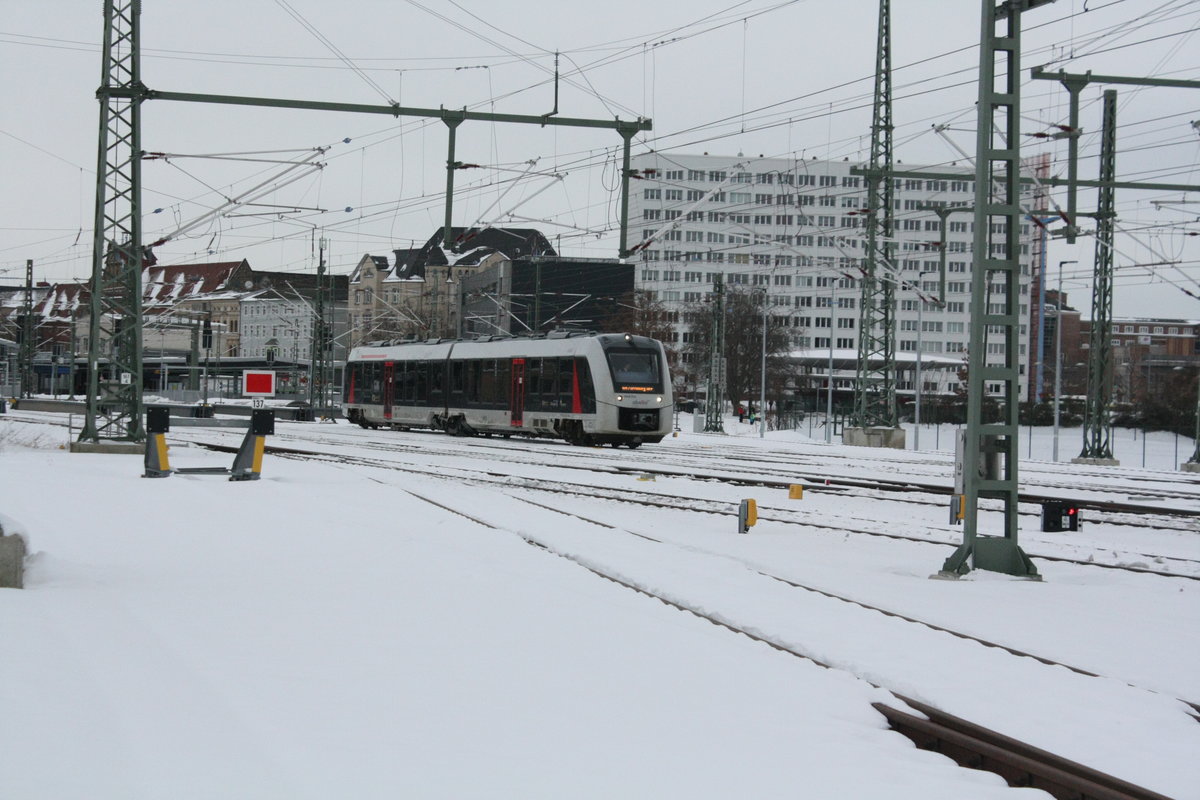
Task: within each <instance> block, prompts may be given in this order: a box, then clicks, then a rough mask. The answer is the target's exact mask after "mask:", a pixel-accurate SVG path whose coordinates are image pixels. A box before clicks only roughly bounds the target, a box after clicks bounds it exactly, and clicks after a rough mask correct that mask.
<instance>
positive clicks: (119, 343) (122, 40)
mask: <svg viewBox="0 0 1200 800" xmlns="http://www.w3.org/2000/svg"><path fill="white" fill-rule="evenodd" d="M141 6H142V4H141V0H105V1H104V39H103V45H102V47H101V58H102V59H103V70H102V72H101V80H100V88H99V89H97V90H96V98H97V99H98V100H99V101H100V125H99V141H98V148H97V150H98V155H97V164H96V213H95V221H94V224H93V231H94V234H93V239H92V279H91V285H90V287H89V288H90V289H91V312H90V313H91V318H90V319H89V324H88V330H89V333H88V393H87V412H86V416H85V418H84V423H83V429H82V430H81V432H80V434H79V440H78V441H77V442H75V443H74V444H73V445H72V450H74V451H86V450H94V449H96V447H97V446H98V445H100V444H101V442H102V441H107V442H109V443H112V442H125V443H129V444H131V445H134V447H133V448H131V449H132V450H134V451H135V452H136V451H139V450H140V447H138V446H136V445H137V443H139V442H142V441H144V440H145V438H146V433H145V429H144V427H143V424H142V411H143V406H142V266H143V261H144V258H145V252H144V250H143V248H142V212H141V202H142V177H141V169H142V138H141V130H142V125H141V106H142V101H143V100H144V99H145V98H146V95H147V90H146V87H145V85H143V84H142V77H141V47H140V44H139V39H140V36H141V33H140V31H141V19H140V18H141ZM101 348H105V349H107V350H108V353H107V358H108V369H107V372H106V374H105V375H104V376H101V374H100V371H101V365H100V360H101V358H102V357H103V356H104V355H105V353H104V352H103V351H102V349H101ZM108 449H112V448H108Z"/></svg>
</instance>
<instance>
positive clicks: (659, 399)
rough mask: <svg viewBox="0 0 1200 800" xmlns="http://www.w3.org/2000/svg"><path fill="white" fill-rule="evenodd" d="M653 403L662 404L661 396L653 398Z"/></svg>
mask: <svg viewBox="0 0 1200 800" xmlns="http://www.w3.org/2000/svg"><path fill="white" fill-rule="evenodd" d="M654 401H655V402H656V403H661V402H662V396H661V395H659V396H658V397H656V398H654Z"/></svg>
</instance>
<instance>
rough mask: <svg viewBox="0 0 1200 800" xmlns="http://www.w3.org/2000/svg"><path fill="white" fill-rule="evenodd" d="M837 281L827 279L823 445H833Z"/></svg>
mask: <svg viewBox="0 0 1200 800" xmlns="http://www.w3.org/2000/svg"><path fill="white" fill-rule="evenodd" d="M836 285H837V281H836V280H834V279H833V278H830V279H829V386H828V387H827V388H828V391H827V392H826V394H825V444H832V443H833V331H834V327H833V326H834V321H833V316H834V311H833V289H834V287H835V286H836Z"/></svg>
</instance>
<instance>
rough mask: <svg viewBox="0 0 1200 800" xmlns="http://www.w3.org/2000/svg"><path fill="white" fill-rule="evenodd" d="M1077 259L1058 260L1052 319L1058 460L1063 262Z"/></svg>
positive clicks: (1055, 439)
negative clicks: (1056, 286)
mask: <svg viewBox="0 0 1200 800" xmlns="http://www.w3.org/2000/svg"><path fill="white" fill-rule="evenodd" d="M1078 263H1079V261H1078V260H1071V261H1060V262H1058V299H1057V301H1056V302H1055V304H1054V305H1055V307H1056V308H1057V311H1058V314H1057V317H1056V318H1055V320H1054V453H1053V460H1054V461H1058V407H1059V399H1058V398H1059V395H1060V394H1061V393H1062V306H1063V296H1062V291H1063V278H1062V273H1063V264H1078Z"/></svg>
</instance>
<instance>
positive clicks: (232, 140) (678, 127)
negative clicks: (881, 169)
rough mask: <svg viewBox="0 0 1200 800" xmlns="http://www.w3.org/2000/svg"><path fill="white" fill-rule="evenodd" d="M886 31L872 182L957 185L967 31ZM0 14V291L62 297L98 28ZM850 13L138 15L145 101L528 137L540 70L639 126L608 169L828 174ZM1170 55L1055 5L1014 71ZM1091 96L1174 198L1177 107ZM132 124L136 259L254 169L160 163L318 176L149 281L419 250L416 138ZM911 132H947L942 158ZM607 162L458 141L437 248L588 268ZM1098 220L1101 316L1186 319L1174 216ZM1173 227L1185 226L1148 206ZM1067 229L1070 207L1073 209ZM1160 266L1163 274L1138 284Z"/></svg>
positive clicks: (208, 7) (369, 0)
mask: <svg viewBox="0 0 1200 800" xmlns="http://www.w3.org/2000/svg"><path fill="white" fill-rule="evenodd" d="M892 9H893V45H894V48H893V49H894V55H893V66H894V67H895V74H894V87H895V89H894V94H895V111H894V117H895V123H896V134H895V140H896V157H897V159H899V160H901V161H903V162H904V163H905V164H906V165H911V164H940V163H948V162H951V161H957V162H958V163H960V164H961V163H963V159H962V156H961V155H960V154H959V153H958V152H956V150H955V147H954V145H957V146H958V147H961V148H963V149H965V150H967V151H968V152H970V151H973V149H974V135H973V129H974V123H975V118H974V110H973V107H974V98H975V94H976V88H975V78H974V73H975V68H976V62H977V44H978V38H979V13H980V5H979V3H977V2H973V0H955V1H954V2H950V0H894V2H893V3H892ZM0 10H3V12H4V13H3V16H2V17H0V19H3V22H0V70H3V74H4V76H5V95H6V96H5V102H4V103H3V105H2V106H0V108H2V109H3V111H2V112H0V114H2V116H0V163H2V164H3V174H4V178H5V180H4V185H5V187H6V188H7V191H6V192H5V193H4V195H3V197H2V198H0V204H2V206H0V207H2V208H3V212H4V213H3V215H2V216H0V281H3V282H4V283H12V282H14V280H23V276H24V264H25V260H26V259H27V258H32V259H34V261H35V276H36V278H37V279H39V280H52V281H53V280H67V279H71V278H86V277H87V276H88V275H89V274H90V271H91V252H90V251H91V234H90V229H91V224H92V213H93V202H94V196H95V173H94V170H95V161H96V140H97V120H98V103H97V102H96V99H95V89H96V87H97V86H98V85H99V80H100V66H101V61H100V48H99V42H100V39H101V35H102V23H103V13H102V12H103V3H102V2H101V0H44V2H37V3H30V2H24V0H0ZM547 12H549V13H547ZM877 13H878V6H877V4H876V3H875V2H873V1H871V0H846V2H840V3H833V2H828V0H807V1H805V0H792V1H791V2H789V1H788V0H747V1H746V2H736V1H735V0H717V1H715V2H710V1H709V0H692V2H686V3H685V2H676V1H675V0H664V2H658V3H640V2H632V0H612V1H611V2H608V3H606V4H604V5H603V7H601V6H599V5H596V4H557V5H554V6H553V7H551V6H547V5H544V4H539V3H532V2H526V0H520V1H519V2H518V1H516V0H514V1H512V2H507V3H486V4H485V3H478V2H470V0H459V2H451V1H450V0H409V1H408V2H401V1H400V0H344V2H341V3H328V2H318V0H237V2H234V0H207V1H206V2H204V3H192V2H183V1H182V0H144V2H143V10H142V47H143V61H142V76H143V81H144V82H145V83H146V84H147V85H148V86H149V87H150V88H152V89H160V90H167V91H180V92H206V93H213V94H238V95H254V96H263V97H286V98H296V99H311V100H334V101H343V102H354V103H366V104H378V105H382V104H386V103H389V102H393V101H395V102H398V103H400V104H401V105H403V106H415V107H433V108H436V107H439V106H446V107H451V108H461V107H464V106H466V107H468V108H471V109H473V110H483V111H496V112H501V113H514V114H544V113H546V112H548V111H550V110H551V108H552V107H553V103H554V93H553V86H552V81H551V76H552V75H553V72H554V63H555V52H556V51H557V52H560V53H561V56H560V57H559V65H560V70H561V72H562V74H563V80H562V82H561V84H560V88H559V101H558V109H559V113H560V114H561V115H562V116H572V117H593V118H604V119H611V118H613V117H621V118H623V119H633V118H636V117H638V116H644V117H649V118H651V119H652V120H653V125H654V129H653V131H651V132H648V133H646V134H645V135H643V136H639V137H637V138H636V139H635V140H634V151H635V152H644V151H645V150H647V149H650V148H653V149H656V150H661V151H678V152H688V153H701V152H708V153H712V154H714V155H716V154H728V155H735V154H737V153H738V152H744V153H746V154H747V155H751V154H753V155H757V154H760V153H761V154H763V155H766V156H788V155H803V156H804V157H809V158H811V157H813V156H816V157H819V158H836V159H843V158H846V159H849V160H851V161H856V160H862V159H865V158H866V156H867V153H868V151H867V147H868V144H869V125H870V118H871V90H872V75H873V70H874V63H875V41H876V17H877ZM1198 28H1200V2H1198V1H1197V0H1124V2H1121V1H1120V0H1118V2H1113V1H1112V0H1088V2H1083V0H1058V2H1057V3H1054V4H1053V5H1050V6H1048V7H1044V8H1040V9H1038V10H1036V11H1033V12H1030V13H1028V14H1026V15H1025V34H1024V45H1025V48H1024V49H1025V56H1024V67H1025V70H1024V72H1025V74H1026V75H1028V68H1029V67H1030V66H1033V65H1035V64H1049V65H1050V66H1051V67H1052V68H1054V69H1059V68H1061V69H1066V70H1068V71H1070V72H1085V71H1087V70H1091V71H1093V72H1094V73H1096V74H1107V75H1130V76H1148V75H1155V76H1169V77H1175V78H1184V79H1192V80H1195V79H1200V56H1198V54H1200V47H1197V46H1196V38H1195V37H1196V31H1197V29H1198ZM1104 88H1105V87H1103V86H1100V85H1092V86H1089V87H1088V88H1087V89H1085V91H1084V92H1083V95H1082V98H1083V104H1082V115H1083V116H1082V126H1083V128H1084V130H1085V135H1084V137H1083V140H1082V149H1083V155H1084V160H1083V161H1082V162H1081V168H1080V174H1081V175H1082V176H1084V177H1095V176H1096V173H1097V169H1098V161H1097V158H1096V155H1097V151H1098V148H1099V137H1098V131H1099V128H1100V96H1101V93H1102V91H1103V89H1104ZM1116 88H1118V90H1119V96H1120V98H1121V107H1120V112H1119V120H1118V121H1119V126H1120V127H1119V133H1118V148H1119V155H1118V161H1117V167H1118V173H1119V175H1120V177H1121V178H1122V179H1126V180H1142V181H1153V180H1160V181H1170V182H1172V183H1186V184H1200V124H1198V125H1193V124H1192V123H1193V121H1196V120H1200V93H1197V91H1196V90H1184V89H1136V88H1134V87H1130V86H1121V87H1116ZM1066 97H1067V96H1066V92H1065V91H1064V90H1062V88H1061V87H1060V86H1059V85H1058V84H1057V83H1053V82H1044V81H1037V82H1032V81H1026V82H1025V88H1024V109H1023V116H1024V118H1025V120H1024V121H1025V126H1024V127H1025V129H1026V130H1027V132H1029V133H1035V132H1039V131H1046V130H1050V129H1051V128H1050V126H1052V125H1054V124H1055V123H1065V122H1066V115H1067V103H1066ZM143 108H144V113H143V147H144V148H145V149H146V150H147V151H152V152H163V153H171V154H179V156H180V157H172V158H170V159H168V160H154V161H148V162H146V163H145V165H144V168H143V182H144V206H145V208H146V210H147V212H148V214H149V216H148V218H147V221H146V235H147V237H148V239H147V240H148V241H150V240H152V238H153V237H157V236H159V235H162V234H164V233H167V232H170V231H172V230H174V229H175V228H176V227H177V226H178V225H179V224H180V223H181V222H184V221H187V220H191V219H193V218H195V217H197V216H199V215H200V214H202V213H204V211H205V210H206V209H208V208H211V207H213V206H215V205H217V204H219V203H220V202H222V199H223V198H224V197H229V196H236V195H238V194H239V193H241V192H243V191H245V190H246V189H248V188H250V187H251V186H254V185H256V184H258V183H260V182H262V181H263V180H265V179H267V178H268V177H270V176H271V175H272V174H274V171H275V170H277V169H278V165H271V164H266V163H261V162H247V161H228V160H217V159H211V158H204V159H200V158H194V157H182V156H184V155H188V156H195V155H211V154H224V153H245V152H254V153H259V155H256V156H255V158H264V159H276V158H277V159H294V158H297V157H299V156H301V155H303V151H306V150H311V149H312V148H316V147H328V148H329V150H328V152H326V153H325V154H324V155H323V156H322V158H321V161H322V162H323V163H325V164H326V166H325V168H324V169H323V170H320V171H316V172H314V173H313V174H311V175H307V176H304V177H302V178H301V179H300V180H297V181H296V182H294V183H292V184H290V185H288V186H286V187H284V188H280V189H278V190H277V191H275V192H273V193H272V194H270V195H268V196H267V197H265V198H263V200H261V201H260V202H262V203H274V204H277V205H278V207H277V208H266V207H254V208H242V209H239V210H237V211H236V212H234V213H235V215H231V216H228V217H226V218H223V219H221V220H218V221H215V222H212V223H210V224H206V225H204V226H201V227H200V228H198V229H196V230H193V231H191V232H189V233H187V234H186V235H183V236H181V237H180V238H178V239H177V240H175V241H172V242H170V243H168V244H166V245H164V246H162V247H161V248H160V249H159V250H158V253H157V254H158V257H159V259H160V261H161V262H164V263H184V262H199V261H212V260H234V259H240V258H247V259H249V260H250V263H251V265H252V266H254V267H256V268H260V269H289V270H312V269H314V268H315V263H316V259H315V253H314V247H313V239H314V235H320V233H324V235H325V236H326V237H327V238H328V240H329V243H330V248H329V261H330V264H331V265H332V266H333V268H334V269H335V271H346V270H348V269H349V268H350V266H351V265H352V264H353V263H354V262H355V261H357V259H358V258H359V256H361V255H362V254H363V253H367V252H370V253H373V254H387V255H390V251H391V250H392V249H393V248H396V247H407V246H410V244H411V243H412V242H424V241H425V240H426V239H428V238H429V236H430V235H432V233H433V232H434V231H435V230H436V229H437V228H438V227H439V226H440V225H441V222H442V216H443V197H442V195H443V193H444V188H445V158H446V138H447V137H446V127H445V125H444V124H443V123H441V122H440V121H437V120H422V119H416V118H401V119H399V120H396V119H393V118H391V117H387V116H376V115H364V114H359V115H355V114H341V113H329V112H311V111H293V110H280V109H262V108H241V107H234V106H216V105H198V104H183V103H170V102H165V101H151V102H147V103H146V104H144V106H143ZM934 125H948V126H949V128H948V129H947V131H946V133H945V135H944V136H943V135H939V134H937V133H935V132H934V130H933V126H934ZM346 140H349V141H346ZM948 140H950V141H948ZM619 145H620V137H619V136H618V135H617V134H616V133H614V132H612V131H602V130H580V129H568V128H553V127H547V128H540V127H536V126H528V125H511V124H509V125H502V124H492V123H482V122H473V123H464V124H463V125H462V126H461V127H460V128H459V131H458V149H457V158H458V159H459V160H461V161H464V162H468V163H473V164H478V165H480V168H479V169H474V170H468V171H462V172H459V173H458V187H459V191H458V192H456V197H455V213H454V221H455V224H457V225H465V224H471V223H474V222H476V221H477V220H484V221H489V222H495V221H502V220H503V219H504V216H503V215H504V214H505V213H507V212H509V211H510V210H511V211H512V213H514V214H517V215H520V216H524V217H532V218H535V219H539V220H545V222H544V223H525V224H531V225H536V226H537V227H540V228H542V229H543V230H544V231H545V232H546V233H547V234H548V235H550V236H551V237H552V239H554V240H555V241H557V242H558V244H559V246H560V249H561V251H562V252H564V253H565V254H567V255H590V256H601V257H615V255H616V248H617V243H616V235H615V229H616V221H617V213H616V199H617V194H616V188H617V185H618V176H617V166H618V162H617V160H616V159H617V158H618V157H619ZM1038 148H1046V150H1047V152H1050V153H1051V155H1052V156H1053V158H1054V164H1055V166H1054V168H1053V169H1054V171H1055V172H1063V173H1065V156H1066V147H1065V145H1064V144H1062V143H1052V144H1038V140H1034V139H1029V140H1027V142H1026V143H1025V151H1024V152H1025V153H1026V154H1032V153H1034V152H1038V151H1039V150H1038ZM264 151H270V152H269V154H264ZM531 162H532V163H531ZM1117 198H1118V206H1119V215H1120V219H1119V223H1118V224H1119V226H1120V228H1121V229H1122V230H1123V231H1127V233H1123V234H1122V235H1121V238H1120V241H1119V242H1118V251H1119V252H1118V255H1117V259H1116V263H1117V268H1118V269H1117V275H1118V279H1117V290H1116V294H1115V305H1116V312H1117V314H1119V315H1138V316H1152V315H1157V316H1174V317H1190V318H1200V302H1197V300H1196V299H1195V297H1194V296H1189V295H1188V294H1187V292H1191V293H1192V294H1193V295H1196V294H1200V288H1198V286H1197V280H1198V279H1200V261H1198V259H1200V237H1197V236H1196V235H1195V234H1196V233H1197V232H1198V231H1200V224H1198V223H1197V220H1198V219H1200V196H1198V195H1197V194H1195V193H1193V194H1190V195H1188V196H1187V197H1186V198H1185V197H1184V196H1183V195H1182V194H1181V193H1179V192H1163V193H1157V194H1152V193H1148V192H1139V193H1134V192H1132V191H1122V192H1118V195H1117ZM1059 199H1060V202H1062V199H1061V197H1060V198H1059ZM1180 200H1184V201H1191V204H1186V203H1185V204H1180V203H1178V202H1175V203H1172V204H1170V205H1161V206H1160V205H1156V204H1155V201H1180ZM1095 202H1096V201H1095V197H1094V193H1091V192H1085V193H1084V194H1083V195H1081V198H1080V208H1081V209H1084V210H1087V209H1092V208H1094V207H1095ZM155 209H161V211H159V212H158V213H152V212H154V211H155ZM292 209H298V211H293V210H292ZM313 209H323V211H316V210H313ZM347 209H349V210H347ZM314 232H315V233H314ZM1188 234H1192V235H1191V236H1188ZM1066 259H1077V260H1078V261H1079V264H1078V265H1068V266H1067V269H1066V278H1067V283H1066V289H1067V291H1068V292H1070V294H1071V297H1072V302H1073V304H1074V305H1076V306H1077V307H1080V308H1082V309H1084V312H1085V314H1086V313H1087V308H1088V306H1089V305H1090V284H1089V282H1088V280H1087V278H1088V276H1089V275H1090V273H1091V269H1092V259H1093V245H1092V243H1091V240H1086V239H1085V240H1083V242H1082V243H1081V244H1079V245H1076V246H1074V247H1068V246H1067V245H1065V244H1060V243H1057V242H1056V243H1055V244H1054V245H1052V248H1051V253H1050V262H1051V264H1052V265H1055V264H1057V262H1058V261H1060V260H1066ZM1163 261H1166V262H1172V263H1168V264H1158V265H1156V266H1144V265H1146V264H1150V263H1154V262H1163ZM1055 275H1056V268H1055V267H1053V266H1052V268H1051V279H1052V281H1053V280H1055Z"/></svg>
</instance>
